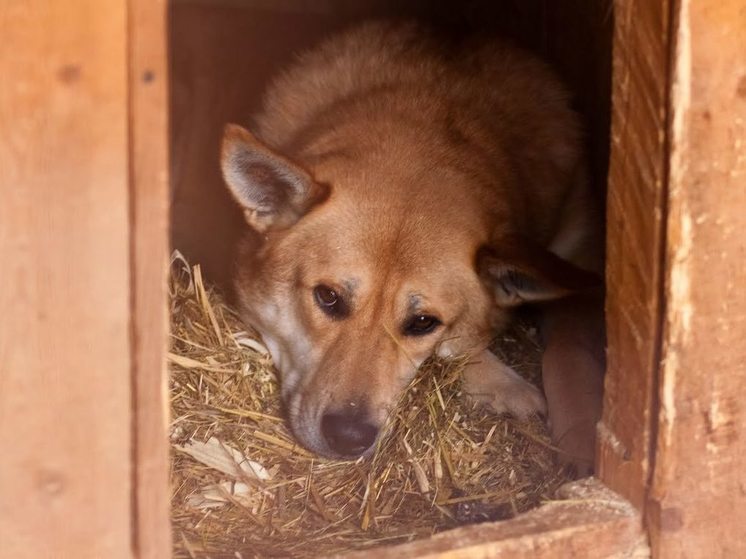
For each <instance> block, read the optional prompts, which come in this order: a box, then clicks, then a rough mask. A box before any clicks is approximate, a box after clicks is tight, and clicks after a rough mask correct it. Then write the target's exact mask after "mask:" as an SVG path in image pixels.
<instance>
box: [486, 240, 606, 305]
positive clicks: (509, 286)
mask: <svg viewBox="0 0 746 559" xmlns="http://www.w3.org/2000/svg"><path fill="white" fill-rule="evenodd" d="M477 270H478V272H479V275H480V276H481V277H482V279H483V281H485V282H486V284H487V285H488V286H490V287H491V288H492V291H493V293H494V296H495V302H496V303H497V305H498V306H500V307H516V306H518V305H522V304H524V303H536V302H541V301H551V300H553V299H559V298H561V297H565V296H567V295H571V294H573V293H578V292H581V291H586V290H589V289H593V288H597V287H600V286H601V284H602V280H601V278H600V277H598V276H597V275H596V274H593V273H591V272H586V271H585V270H581V269H580V268H578V267H577V266H575V265H573V264H570V263H569V262H567V261H566V260H563V259H562V258H560V257H559V256H557V255H555V254H553V253H551V252H549V251H548V250H546V249H544V248H542V247H539V246H536V245H534V244H533V243H531V242H528V241H526V240H524V239H518V238H516V237H506V238H503V239H500V240H499V242H495V243H493V244H492V245H490V246H484V247H482V248H480V249H479V251H478V252H477Z"/></svg>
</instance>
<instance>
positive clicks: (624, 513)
mask: <svg viewBox="0 0 746 559" xmlns="http://www.w3.org/2000/svg"><path fill="white" fill-rule="evenodd" d="M560 492H561V495H562V497H563V498H565V499H567V500H566V501H556V502H550V503H547V504H545V505H543V506H542V507H540V508H538V509H535V510H533V511H531V512H528V513H526V514H523V515H520V516H518V517H516V518H514V519H511V520H504V521H501V522H494V523H487V524H478V525H475V526H466V527H463V528H456V529H454V530H450V531H448V532H442V533H440V534H436V535H435V536H433V537H431V538H429V539H422V540H417V541H415V542H412V543H408V544H403V545H397V546H392V547H379V548H375V549H372V550H370V551H363V552H357V553H351V554H348V555H345V556H344V557H346V558H347V559H364V558H368V557H370V558H375V559H398V558H399V557H417V558H419V559H423V558H427V557H430V558H436V557H438V558H443V559H445V558H448V559H457V558H464V559H477V558H484V559H487V558H490V559H493V558H494V559H499V558H501V557H503V558H506V559H522V558H525V559H542V558H546V559H555V558H558V557H628V558H639V559H642V558H645V557H649V548H648V545H647V539H646V537H645V535H644V533H643V531H642V522H641V520H640V516H639V513H638V512H637V511H636V510H635V508H634V507H632V506H631V505H630V504H629V503H628V502H627V501H625V500H623V499H621V498H620V497H619V496H618V495H616V494H614V493H613V492H612V491H610V490H609V489H607V488H606V487H604V486H603V484H601V483H600V482H598V481H597V480H595V479H593V478H589V479H586V480H583V481H580V482H576V483H574V484H570V485H568V486H565V487H564V488H562V489H561V491H560Z"/></svg>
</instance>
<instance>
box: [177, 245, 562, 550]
mask: <svg viewBox="0 0 746 559" xmlns="http://www.w3.org/2000/svg"><path fill="white" fill-rule="evenodd" d="M498 349H502V350H503V351H501V352H500V353H502V357H503V358H504V359H506V360H507V362H509V363H512V364H514V365H517V369H518V370H521V372H529V373H532V374H534V375H536V374H537V371H538V348H536V347H535V343H534V342H533V340H532V337H531V335H530V331H529V330H528V329H527V328H523V329H520V328H519V329H518V330H517V331H514V332H512V334H509V335H506V336H505V337H504V338H503V339H502V340H501V343H500V345H499V347H498ZM463 364H464V362H463V360H462V361H450V362H446V361H441V360H432V361H429V362H428V363H426V364H425V365H423V367H422V368H421V370H420V373H419V374H418V376H417V378H416V379H415V381H414V382H413V383H412V386H411V387H410V389H409V391H408V392H407V393H406V394H405V395H404V396H403V398H402V403H401V405H400V406H399V407H398V409H397V410H396V412H395V413H394V414H393V415H392V418H391V421H390V423H389V426H388V432H389V435H388V436H386V437H383V438H382V441H381V442H380V444H379V447H378V449H377V451H376V453H375V455H374V457H373V458H372V459H370V460H358V461H355V462H350V461H347V462H342V461H330V460H327V459H322V458H319V457H317V456H315V455H313V454H311V453H310V452H308V451H306V450H305V449H303V448H301V447H298V446H296V444H295V442H294V439H293V437H292V435H291V434H290V433H289V432H288V430H287V428H286V426H285V423H284V422H283V419H282V409H281V403H280V398H279V388H278V385H277V380H276V377H275V372H274V370H273V367H272V362H271V359H270V357H269V356H268V354H267V351H266V349H265V348H264V346H263V345H262V344H261V342H260V341H258V338H257V337H256V336H255V335H253V334H252V333H251V332H247V331H246V327H245V326H244V325H243V324H242V323H241V322H240V321H239V320H238V317H237V316H236V314H235V313H234V312H233V311H232V310H231V309H230V308H229V307H227V306H226V305H225V304H224V303H223V302H222V300H221V299H220V297H219V296H218V295H217V294H215V293H212V292H211V291H210V290H208V289H206V287H205V285H204V283H203V281H202V278H201V275H200V272H199V267H195V268H194V269H190V267H189V266H188V264H187V263H186V262H185V261H184V260H183V259H181V258H179V257H178V256H177V257H176V258H175V260H174V264H173V266H172V278H171V349H170V353H169V368H170V375H171V378H170V384H171V408H172V425H171V442H172V485H173V499H172V518H173V528H174V547H175V549H174V556H175V557H179V558H181V557H193V558H195V557H210V558H213V559H217V558H219V557H231V558H236V557H238V558H249V557H309V556H323V555H329V554H332V553H339V552H344V551H349V550H352V549H361V548H369V547H371V546H375V545H381V544H392V543H399V542H404V541H409V540H411V539H413V538H420V537H426V536H428V535H430V534H432V533H434V532H436V531H440V530H444V529H447V528H451V527H454V526H457V525H460V524H466V523H473V522H479V521H484V520H493V519H500V518H506V517H510V516H513V515H514V514H516V513H517V512H520V511H523V510H526V509H528V508H530V507H532V506H534V505H536V504H537V503H538V502H540V501H541V500H543V499H545V498H548V497H550V496H551V495H552V494H553V493H554V491H555V489H556V488H557V487H558V486H559V485H560V484H561V483H563V482H564V481H566V478H565V477H563V475H562V474H561V471H560V469H559V468H558V467H557V466H556V464H555V460H554V453H553V452H552V450H551V447H550V445H549V442H548V438H547V437H546V434H545V430H544V427H543V425H542V424H541V422H540V421H538V420H536V421H534V422H530V423H518V422H516V421H515V420H512V419H510V418H504V417H498V416H495V415H493V414H489V413H486V412H485V411H483V410H477V409H473V407H472V406H470V405H469V404H467V403H466V401H465V399H464V398H463V397H460V396H461V394H460V387H459V383H460V380H459V378H460V370H461V368H462V367H463Z"/></svg>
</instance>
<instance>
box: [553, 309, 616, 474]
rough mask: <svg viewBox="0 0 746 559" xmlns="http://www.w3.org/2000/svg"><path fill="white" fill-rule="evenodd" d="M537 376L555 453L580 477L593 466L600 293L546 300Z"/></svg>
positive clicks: (601, 340) (601, 365)
mask: <svg viewBox="0 0 746 559" xmlns="http://www.w3.org/2000/svg"><path fill="white" fill-rule="evenodd" d="M541 334H542V338H543V341H544V346H545V349H544V356H543V360H542V377H543V382H544V392H545V394H546V398H547V408H548V411H549V424H550V429H551V432H552V437H553V438H554V440H555V443H556V444H557V446H558V447H559V448H560V449H561V450H562V453H561V454H560V459H561V460H562V461H563V462H565V463H567V464H569V465H571V466H573V467H574V468H575V470H576V472H577V475H578V476H579V477H582V476H586V475H589V474H590V473H591V472H592V471H593V465H594V456H595V441H596V423H597V422H598V420H599V419H600V417H601V403H602V396H603V376H604V370H605V354H604V345H605V336H604V316H603V297H602V296H578V297H572V298H568V299H564V300H560V301H557V302H555V303H553V304H551V305H549V306H548V307H547V309H546V312H545V314H544V316H543V318H542V324H541Z"/></svg>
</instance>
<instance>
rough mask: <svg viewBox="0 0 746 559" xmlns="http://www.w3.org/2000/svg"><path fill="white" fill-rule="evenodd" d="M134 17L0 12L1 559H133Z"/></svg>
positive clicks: (62, 8)
mask: <svg viewBox="0 0 746 559" xmlns="http://www.w3.org/2000/svg"><path fill="white" fill-rule="evenodd" d="M125 8H126V6H125V3H124V2H120V1H116V0H104V1H102V0H79V1H77V2H74V3H67V2H59V1H57V0H26V1H24V2H4V3H3V4H2V8H1V9H0V37H2V41H3V47H2V48H1V49H0V76H2V77H1V78H0V79H2V86H1V87H0V130H2V133H1V134H0V190H2V193H1V194H0V261H2V267H3V269H2V276H0V309H2V313H3V316H2V318H1V319H0V449H2V450H1V451H0V452H1V453H2V458H1V460H2V466H0V555H2V556H3V557H12V558H14V559H23V558H25V557H28V558H32V557H33V558H38V557H76V558H85V557H91V558H94V557H95V558H98V557H107V558H117V557H130V554H131V530H130V526H131V514H132V506H131V499H132V493H131V483H130V479H131V466H130V465H131V458H132V456H131V451H132V447H131V425H132V416H131V411H130V363H131V361H130V359H131V353H130V340H129V336H130V330H129V297H130V275H129V273H130V268H129V224H128V222H129V218H128V212H127V200H128V181H127V176H128V170H127V167H128V160H127V106H126V103H125V100H126V97H127V61H126V48H125V45H126V29H127V25H126V9H125Z"/></svg>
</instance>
